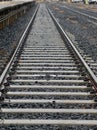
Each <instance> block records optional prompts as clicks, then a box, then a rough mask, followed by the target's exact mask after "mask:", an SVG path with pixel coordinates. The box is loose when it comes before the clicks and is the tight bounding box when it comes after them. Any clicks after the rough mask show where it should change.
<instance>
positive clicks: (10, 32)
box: [0, 6, 36, 75]
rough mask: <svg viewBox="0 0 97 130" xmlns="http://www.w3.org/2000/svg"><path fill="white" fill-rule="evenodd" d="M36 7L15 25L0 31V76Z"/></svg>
mask: <svg viewBox="0 0 97 130" xmlns="http://www.w3.org/2000/svg"><path fill="white" fill-rule="evenodd" d="M35 8H36V6H34V7H32V8H31V9H30V10H29V11H28V12H27V13H26V14H24V15H23V16H21V17H20V18H19V19H18V20H17V21H16V22H15V23H13V24H11V25H9V26H7V27H5V28H4V29H3V30H0V59H1V60H0V75H1V73H2V71H3V69H4V68H5V65H6V63H7V62H8V61H9V59H10V57H11V55H12V53H13V52H14V50H15V48H16V46H17V42H18V40H19V38H20V36H21V34H22V33H23V31H24V29H25V28H26V26H27V23H28V22H29V20H30V19H31V16H32V15H33V12H34V10H35Z"/></svg>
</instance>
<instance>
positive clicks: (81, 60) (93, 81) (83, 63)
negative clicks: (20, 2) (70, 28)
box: [47, 7, 97, 91]
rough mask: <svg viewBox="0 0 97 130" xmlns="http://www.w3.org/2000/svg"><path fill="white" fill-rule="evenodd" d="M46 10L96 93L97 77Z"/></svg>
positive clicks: (51, 14)
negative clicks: (82, 67) (85, 72)
mask: <svg viewBox="0 0 97 130" xmlns="http://www.w3.org/2000/svg"><path fill="white" fill-rule="evenodd" d="M47 9H48V12H49V14H50V16H51V17H52V19H53V21H54V23H55V25H56V27H57V29H58V31H59V32H60V34H61V37H62V39H63V40H64V41H65V42H66V43H67V45H70V46H71V48H72V49H73V51H74V52H75V54H76V56H77V57H78V59H79V61H80V62H81V63H82V65H83V66H84V68H85V69H86V71H87V74H88V75H89V77H90V78H91V81H92V83H93V85H94V88H95V90H96V91H97V77H96V76H95V74H94V73H93V71H92V70H91V69H90V67H89V66H88V65H87V63H86V62H85V60H84V59H83V58H82V56H81V54H80V53H79V52H78V50H77V48H76V47H75V46H74V44H73V42H72V41H71V40H70V38H69V37H68V36H67V34H66V32H65V31H64V30H63V28H62V27H61V25H60V24H59V22H58V21H57V19H56V18H55V17H54V15H53V13H52V12H51V10H50V9H49V8H48V7H47Z"/></svg>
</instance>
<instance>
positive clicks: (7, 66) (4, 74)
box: [0, 5, 39, 85]
mask: <svg viewBox="0 0 97 130" xmlns="http://www.w3.org/2000/svg"><path fill="white" fill-rule="evenodd" d="M38 8H39V5H37V7H36V10H35V12H34V14H33V16H32V18H31V20H30V22H29V23H28V25H27V27H26V29H25V31H24V33H23V34H22V36H21V38H20V40H19V43H18V45H17V48H16V50H15V51H14V54H13V55H12V57H11V59H10V61H9V63H8V64H7V65H6V67H5V69H4V71H3V73H2V75H1V77H0V85H2V83H3V81H4V79H5V76H6V74H7V73H8V71H9V69H10V66H11V65H12V62H13V60H14V58H15V56H16V54H17V51H18V50H19V48H20V47H21V46H22V45H23V43H24V41H25V39H26V37H27V34H28V32H29V30H30V27H31V25H32V23H33V21H34V19H35V16H36V14H37V11H38Z"/></svg>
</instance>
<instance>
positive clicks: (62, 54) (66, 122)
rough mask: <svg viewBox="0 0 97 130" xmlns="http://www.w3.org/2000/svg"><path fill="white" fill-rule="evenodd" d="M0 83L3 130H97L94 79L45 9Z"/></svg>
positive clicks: (19, 46) (25, 36)
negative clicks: (96, 129) (95, 129)
mask: <svg viewBox="0 0 97 130" xmlns="http://www.w3.org/2000/svg"><path fill="white" fill-rule="evenodd" d="M37 10H38V12H37ZM36 13H37V14H36ZM49 13H50V14H49ZM35 16H36V17H35ZM50 16H51V17H52V18H53V20H54V22H55V24H56V26H57V28H58V30H59V32H60V34H61V35H60V34H59V32H58V30H57V28H56V26H55V25H54V22H53V20H52V18H51V17H50ZM34 19H35V20H34ZM32 23H33V25H32ZM31 25H32V26H31ZM29 29H30V30H29ZM27 34H28V36H27ZM25 39H26V41H25ZM24 41H25V42H24ZM64 41H65V42H64ZM0 83H1V93H0V94H1V97H0V100H1V103H0V107H1V109H0V111H1V113H0V129H1V130H2V129H3V130H4V129H8V128H10V130H11V129H16V130H18V129H23V130H26V129H27V130H28V129H29V130H32V129H33V130H35V129H37V130H40V129H42V130H43V129H45V130H50V129H52V130H63V129H68V130H69V129H71V128H72V129H79V128H80V129H83V130H87V129H89V128H91V129H94V128H96V125H97V109H96V108H97V103H96V86H97V78H96V77H95V75H94V74H93V72H92V71H91V69H90V68H89V67H88V65H87V64H86V62H85V61H84V60H83V58H82V57H81V55H80V54H79V53H78V51H77V50H76V48H75V47H74V45H73V44H72V42H71V41H70V40H69V39H68V37H67V36H66V34H65V32H64V31H63V30H62V28H61V26H60V25H59V24H58V22H57V21H56V19H55V18H54V16H53V15H52V13H51V11H50V10H47V9H46V6H45V5H44V4H41V5H40V7H39V9H38V8H37V9H36V11H35V13H34V15H33V18H32V19H31V21H30V23H29V25H28V27H27V29H26V30H25V32H24V34H23V36H22V38H21V40H20V42H19V44H18V47H17V49H16V51H15V52H14V55H13V56H12V59H11V60H10V62H9V64H8V65H7V67H6V68H5V70H4V72H3V74H2V75H1V79H0Z"/></svg>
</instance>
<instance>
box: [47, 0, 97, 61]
mask: <svg viewBox="0 0 97 130" xmlns="http://www.w3.org/2000/svg"><path fill="white" fill-rule="evenodd" d="M49 7H50V8H51V10H52V12H53V14H54V15H55V17H56V18H57V19H58V21H59V22H60V24H61V25H62V26H63V28H64V30H65V31H66V32H67V33H68V32H69V33H70V34H71V35H73V36H74V40H75V41H77V43H78V46H79V48H80V49H82V50H83V51H84V54H88V55H90V56H91V57H92V58H93V60H94V61H95V62H97V24H96V22H95V21H92V20H90V19H88V18H86V17H85V16H82V15H80V14H77V13H75V12H72V11H71V10H68V9H66V8H64V4H60V6H59V4H56V3H53V4H50V6H49ZM55 7H56V8H59V9H58V10H56V8H55ZM54 8H55V9H54ZM60 11H64V12H63V13H62V12H60ZM88 14H89V11H88ZM90 15H91V13H90ZM93 23H94V24H93ZM71 39H72V38H71Z"/></svg>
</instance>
